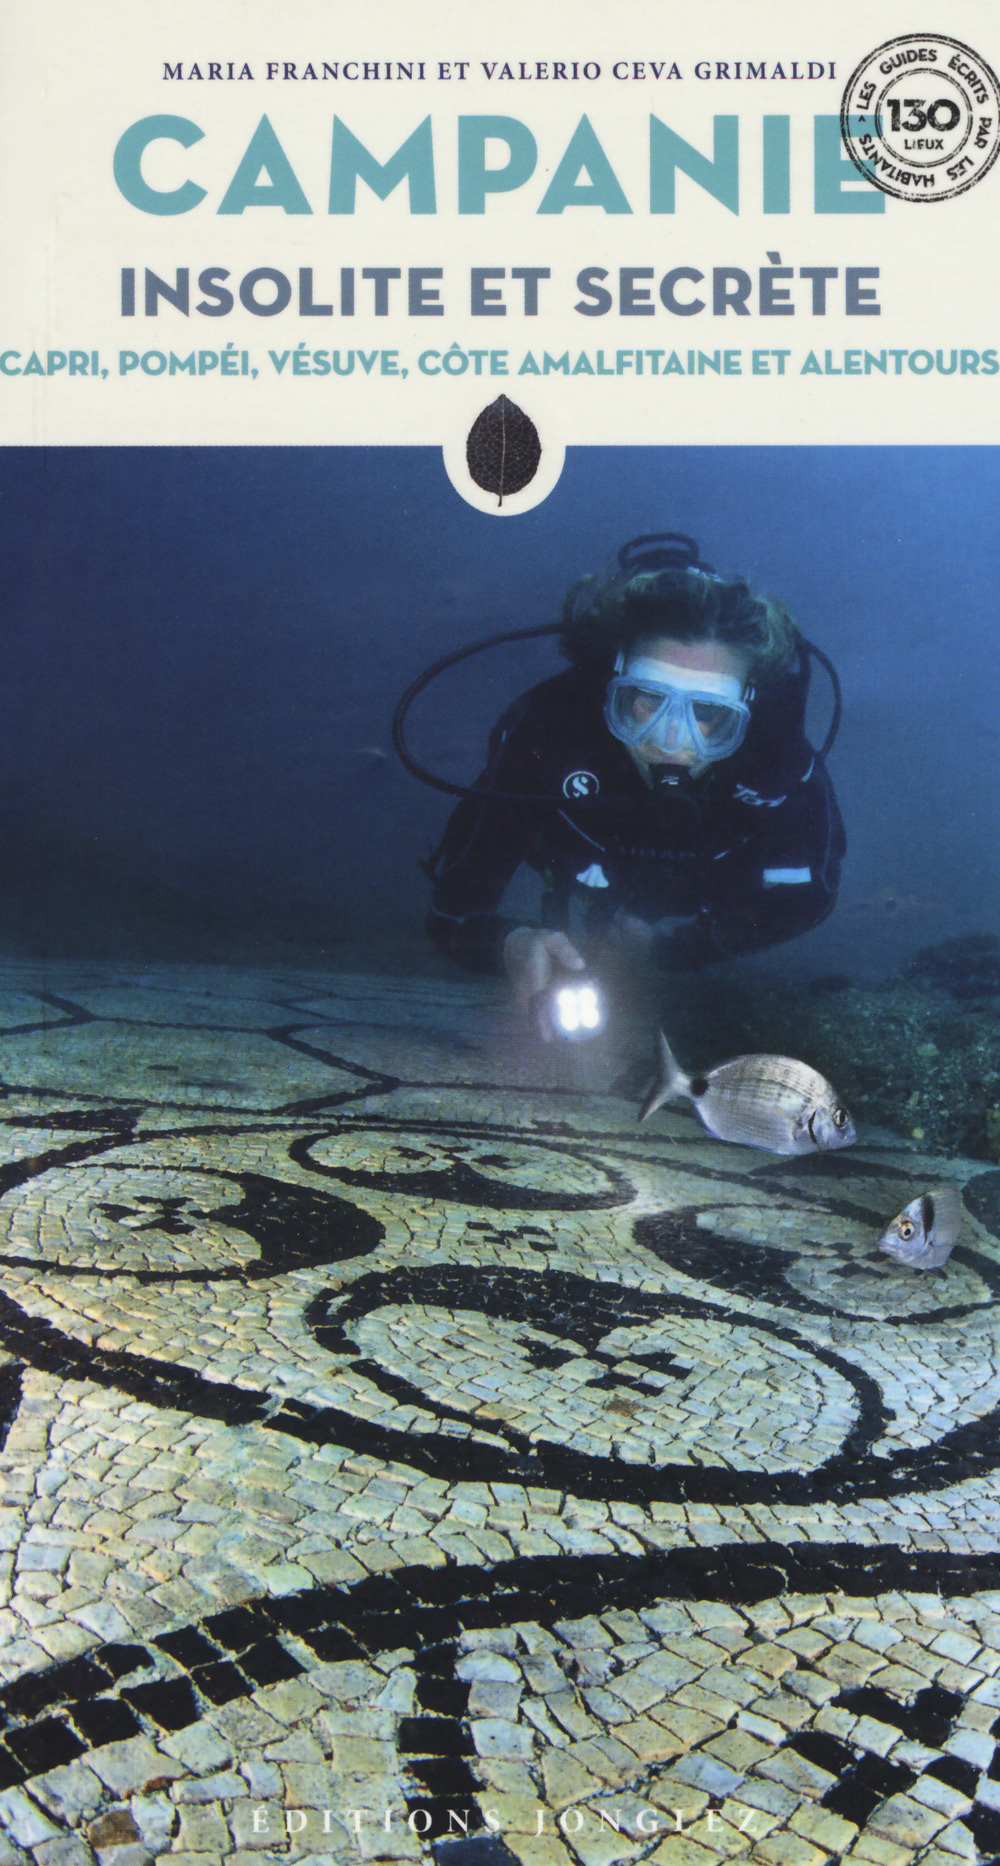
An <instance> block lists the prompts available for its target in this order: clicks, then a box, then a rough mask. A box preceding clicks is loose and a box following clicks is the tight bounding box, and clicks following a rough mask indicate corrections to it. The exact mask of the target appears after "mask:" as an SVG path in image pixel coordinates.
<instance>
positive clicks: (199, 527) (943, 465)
mask: <svg viewBox="0 0 1000 1866" xmlns="http://www.w3.org/2000/svg"><path fill="white" fill-rule="evenodd" d="M0 492H2V505H0V511H2V514H3V518H4V522H5V531H4V542H5V551H4V561H5V575H4V623H3V643H4V682H3V710H2V718H3V735H2V760H0V768H2V784H0V797H2V829H3V836H4V843H5V849H6V855H5V869H6V889H5V900H4V903H3V905H2V907H0V939H2V940H4V941H5V943H6V944H7V945H8V946H10V947H15V948H20V949H23V948H25V947H28V948H31V947H40V948H44V949H45V950H46V951H52V952H56V951H59V950H65V951H71V952H76V951H80V950H86V949H88V947H89V948H92V949H94V950H108V951H113V950H114V949H115V945H116V942H119V943H121V944H122V945H123V946H124V947H128V946H129V945H130V944H131V945H135V944H136V942H138V943H139V944H140V945H142V946H143V947H144V949H147V950H149V951H151V952H153V951H155V950H157V948H158V947H162V948H163V950H164V951H165V952H166V951H168V950H169V951H172V952H183V951H190V952H191V954H192V955H197V954H199V953H202V952H204V953H205V954H206V955H208V954H209V953H211V955H212V956H215V957H223V956H225V954H226V952H227V951H231V952H232V955H233V956H234V957H240V956H244V954H245V953H246V952H247V951H250V950H252V948H253V944H254V942H255V941H259V942H263V943H265V944H266V942H267V941H268V940H272V939H273V940H276V941H284V942H289V943H290V944H291V945H293V946H294V945H301V946H302V947H303V948H305V947H306V946H309V947H311V948H313V949H316V948H323V949H324V950H327V951H329V952H330V954H331V956H334V957H336V956H337V955H338V954H340V955H341V956H344V957H349V956H350V954H351V953H352V952H354V951H356V950H357V949H358V947H359V943H360V945H361V947H362V948H363V949H365V950H370V949H371V947H372V945H373V944H375V945H379V944H380V943H383V945H382V949H383V951H384V952H385V953H386V954H388V955H389V958H390V960H391V958H392V955H393V954H394V953H395V954H397V955H401V954H403V955H405V954H406V953H407V952H413V953H416V952H418V951H419V952H421V954H422V952H423V935H422V921H423V914H424V909H425V891H426V884H425V882H424V880H423V877H422V876H421V875H420V873H419V871H418V869H417V866H416V864H417V860H418V858H419V857H420V856H421V855H424V854H426V852H427V850H428V848H429V846H430V845H431V843H432V842H433V840H434V839H435V837H436V835H437V833H438V832H439V829H440V827H441V825H442V823H443V821H444V818H445V815H446V814H447V810H448V802H447V799H445V798H443V797H439V796H435V795H434V794H433V793H431V792H429V791H424V790H422V789H421V788H420V787H419V786H418V785H417V784H416V783H415V782H414V781H413V780H412V779H411V778H410V777H408V776H407V775H406V774H405V773H404V772H403V771H402V770H401V768H400V767H398V765H397V764H396V763H395V761H394V759H393V756H392V752H391V747H390V741H389V724H390V719H391V716H392V711H393V707H394V703H395V701H396V699H397V697H398V695H399V693H400V691H401V690H402V688H403V687H404V686H405V685H406V684H407V682H408V681H409V680H410V678H411V677H412V676H413V675H414V674H415V673H416V672H418V671H419V669H420V668H421V667H422V666H423V665H424V664H425V663H427V662H428V661H431V660H433V659H434V658H436V657H437V656H439V655H441V654H444V653H445V652H447V651H448V650H449V649H451V648H453V647H455V646H458V645H460V644H462V643H465V642H467V641H472V640H474V639H475V638H476V637H477V636H479V635H485V634H487V633H490V632H492V631H495V630H499V629H502V628H519V627H521V628H523V627H529V626H532V625H533V624H540V623H543V622H546V621H548V620H553V619H555V616H556V613H557V607H558V603H559V599H560V597H561V595H562V592H563V590H564V589H565V587H566V586H567V584H568V583H569V582H571V581H572V580H573V579H574V578H575V577H576V576H577V575H579V574H580V573H581V572H583V571H586V570H600V569H602V568H603V567H604V566H605V565H606V564H607V563H609V562H610V561H611V560H612V559H613V558H614V556H615V553H616V551H617V548H618V546H619V544H620V543H621V542H622V541H623V540H624V539H626V538H628V537H630V536H633V535H635V534H636V533H639V532H644V531H652V530H661V529H666V528H672V529H680V530H683V531H688V532H691V533H693V534H694V536H695V537H696V538H697V539H698V540H699V542H700V544H701V547H702V551H703V553H704V555H705V557H706V558H707V559H708V560H709V561H710V562H712V563H713V564H714V565H715V566H716V568H717V569H719V570H721V571H739V572H742V573H743V574H745V575H746V576H747V577H748V578H749V579H750V581H751V582H752V583H754V584H756V585H757V587H759V588H761V589H763V590H765V591H767V592H769V593H771V594H773V595H775V596H778V597H780V598H781V599H782V600H783V601H784V602H785V603H786V604H787V605H788V607H789V608H790V609H791V611H792V614H793V615H794V616H795V618H796V620H797V622H798V623H799V626H800V627H801V629H802V630H803V632H804V633H805V634H806V635H807V636H808V637H810V638H811V639H812V640H814V641H816V642H817V643H818V644H819V645H820V646H821V647H822V648H824V649H825V650H826V652H827V653H828V654H830V655H831V656H832V658H833V660H834V661H835V662H836V665H837V667H838V668H839V671H840V675H841V679H842V682H843V689H844V722H843V727H842V730H841V734H840V737H839V740H838V742H837V745H836V748H835V750H834V752H833V754H832V758H831V771H832V774H833V777H834V781H835V784H836V787H837V790H838V794H839V797H840V800H841V805H842V808H843V813H844V817H845V821H846V825H847V831H848V837H849V842H850V851H849V855H848V859H847V863H846V865H845V871H844V881H843V887H842V893H841V903H840V906H839V907H838V910H837V912H836V914H835V916H834V917H833V919H832V920H831V921H830V922H828V923H827V925H826V926H825V927H824V928H822V929H820V930H819V931H818V932H817V933H816V934H813V935H811V936H810V937H809V939H808V940H806V941H802V942H800V943H799V946H800V948H801V950H800V951H797V952H796V954H795V957H796V960H797V961H799V962H801V964H802V965H804V966H805V967H806V968H809V967H811V968H812V969H814V970H815V969H817V968H818V967H822V968H825V967H828V966H830V965H831V964H835V963H838V962H839V963H843V964H845V965H848V966H850V967H851V968H853V969H855V970H867V971H868V973H869V974H870V975H872V974H873V975H878V973H879V972H880V971H882V970H885V969H886V966H885V964H884V962H883V961H884V960H886V959H893V960H894V959H896V958H897V957H899V956H904V955H905V954H906V953H907V952H909V951H912V950H913V949H914V948H916V947H917V946H919V945H922V944H926V943H927V942H928V941H934V940H937V939H940V938H943V937H945V936H947V935H949V934H952V933H955V932H960V931H963V930H969V929H982V930H987V931H988V930H992V929H993V928H995V927H996V925H997V918H998V916H997V905H998V896H1000V849H998V839H997V834H996V827H997V823H998V820H1000V813H998V809H997V802H998V778H997V764H998V750H1000V668H998V663H1000V648H998V643H1000V636H998V625H997V613H996V612H997V607H998V594H1000V539H998V533H997V524H996V512H997V507H998V498H997V495H998V493H1000V456H998V454H997V453H996V452H994V451H991V450H987V449H975V448H968V449H960V448H955V449H938V448H928V449H917V448H907V449H905V450H904V449H884V450H882V449H872V448H865V449H860V448H859V449H845V448H816V449H811V448H794V449H793V448H787V449H786V448H765V449H744V448H732V449H730V448H663V449H653V448H635V449H608V448H591V449H585V448H579V449H575V450H572V451H570V452H569V453H568V454H567V458H566V465H565V469H564V471H563V474H562V478H561V480H560V482H559V484H558V485H557V487H556V489H555V490H554V492H553V493H552V494H551V495H550V497H549V498H548V499H547V500H546V501H545V503H543V504H542V505H541V506H539V507H537V508H536V509H535V510H534V511H532V512H531V513H528V514H526V515H524V516H523V517H514V518H510V517H504V518H497V517H493V516H489V515H483V514H480V513H478V512H475V511H473V510H472V509H471V508H469V507H468V506H466V505H465V504H464V502H463V501H462V500H461V499H460V498H459V497H458V495H457V494H456V493H455V491H454V490H453V488H452V487H451V485H450V483H449V481H448V480H447V478H446V476H445V473H444V470H443V467H442V465H441V460H440V456H439V454H438V453H437V452H436V451H435V450H432V449H420V448H386V449H350V448H329V449H313V448H297V449H284V448H275V449H255V450H250V449H240V448H226V449H221V448H220V449H212V448H205V449H198V450H190V451H189V450H174V449H157V450H143V449H138V450H134V449H129V450H125V449H122V450H117V449H93V450H92V449H75V450H69V449H67V450H56V451H45V450H41V449H36V450H21V449H7V450H5V452H4V453H3V454H2V456H0ZM558 665H560V663H559V662H558V659H557V655H556V650H555V648H554V646H553V645H552V644H551V643H549V644H541V645H536V644H529V645H527V646H522V647H520V648H517V649H513V648H508V649H503V650H500V651H497V652H495V653H494V654H492V655H490V656H489V657H485V658H484V659H483V660H481V661H477V662H474V663H473V664H472V665H471V667H470V668H468V669H466V670H464V671H463V672H461V673H459V674H455V675H453V676H448V677H446V679H445V680H443V681H442V682H441V683H440V684H439V685H438V686H437V687H436V688H435V689H434V690H433V691H432V692H431V693H428V694H427V696H426V697H425V698H424V699H422V700H421V702H420V703H419V707H418V709H416V710H415V712H414V715H413V727H412V729H413V738H414V743H415V745H416V746H417V748H418V749H419V751H420V753H421V755H422V756H424V757H425V758H426V759H427V760H428V761H429V762H432V763H433V764H434V765H435V766H436V768H438V769H439V770H440V771H441V772H442V773H443V774H444V775H446V776H448V777H450V778H453V779H457V780H462V779H463V778H467V779H471V778H472V777H473V776H474V775H475V773H476V771H477V769H478V768H479V762H480V759H481V754H482V750H483V746H484V743H485V738H486V734H487V731H488V729H489V726H490V724H491V723H492V721H493V719H494V718H495V717H496V715H497V713H498V712H499V711H500V710H501V708H502V706H503V705H504V703H505V702H506V701H507V700H508V699H509V698H510V697H511V696H512V695H513V694H515V693H517V692H518V691H520V690H521V689H523V688H524V687H526V686H529V685H530V684H532V682H533V681H535V680H537V679H539V678H540V677H542V676H543V675H544V674H545V673H547V672H549V671H554V670H555V669H556V667H557V666H558ZM824 686H825V682H824V678H823V676H822V674H817V677H816V682H815V705H814V713H815V717H814V722H813V723H814V737H818V736H821V735H822V732H823V730H824V729H825V724H826V716H827V715H826V708H825V702H826V694H825V691H824ZM397 962H399V963H403V962H404V959H403V958H401V957H398V958H397Z"/></svg>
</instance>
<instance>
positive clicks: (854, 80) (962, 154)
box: [840, 32, 1000, 201]
mask: <svg viewBox="0 0 1000 1866" xmlns="http://www.w3.org/2000/svg"><path fill="white" fill-rule="evenodd" d="M840 128H841V134H842V136H843V139H844V146H845V148H846V150H847V153H848V155H849V156H850V158H851V161H852V162H853V163H854V165H855V167H856V168H858V169H859V170H860V171H861V173H862V175H864V177H865V179H866V181H870V182H874V184H875V186H876V187H877V188H881V189H882V192H883V193H884V194H892V195H895V196H896V198H897V199H898V200H900V201H947V200H950V199H951V197H952V195H956V194H964V193H965V190H966V189H967V188H971V187H972V186H973V184H974V183H975V182H977V181H979V180H980V179H981V178H982V176H983V175H985V173H986V171H987V169H988V168H992V166H993V163H994V162H995V161H996V158H997V152H998V150H1000V84H998V82H997V78H996V74H995V73H994V72H993V71H992V70H991V68H990V66H989V65H987V63H986V61H985V59H982V58H980V57H979V56H978V54H977V53H975V52H973V51H971V50H970V48H969V46H967V45H963V44H962V43H961V41H960V40H958V39H949V38H946V37H945V35H944V34H943V33H937V32H915V33H904V34H903V36H902V37H901V38H899V39H887V40H886V43H885V44H884V45H880V46H878V47H877V49H876V50H875V51H874V52H870V53H869V55H868V57H867V58H864V59H862V61H861V63H860V65H859V66H858V67H857V69H856V71H854V72H853V73H852V75H851V78H850V81H849V82H848V85H847V89H846V90H845V92H844V98H843V103H842V105H841V111H840Z"/></svg>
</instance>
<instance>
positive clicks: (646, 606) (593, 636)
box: [559, 568, 798, 686]
mask: <svg viewBox="0 0 1000 1866" xmlns="http://www.w3.org/2000/svg"><path fill="white" fill-rule="evenodd" d="M560 620H561V624H562V626H561V629H560V634H559V646H560V648H561V650H562V653H563V654H564V656H565V657H566V659H567V661H572V662H573V663H574V664H575V665H576V666H577V667H595V668H603V667H608V668H610V666H611V664H612V663H613V662H614V659H615V657H616V655H617V654H618V653H619V652H624V653H625V654H628V653H629V652H630V650H631V649H632V648H634V647H635V645H636V643H637V642H641V641H648V640H649V639H651V638H652V637H653V636H657V635H666V636H669V637H670V638H671V639H672V640H673V641H683V642H696V641H717V642H722V643H724V644H725V646H726V647H729V648H733V649H735V650H737V651H738V652H739V653H741V654H744V655H746V657H747V659H748V661H749V674H750V679H751V680H752V681H753V683H754V684H755V685H758V686H760V685H761V684H764V683H766V682H767V681H768V680H773V679H775V678H776V677H777V676H778V675H780V674H783V673H786V672H787V671H788V669H789V668H790V667H791V665H792V663H793V661H794V659H795V652H796V647H797V643H798V635H797V631H796V628H795V624H794V622H793V621H792V618H791V616H790V615H789V613H788V611H787V609H786V608H785V607H784V605H783V604H782V603H779V602H775V601H774V599H773V598H772V597H770V596H758V595H757V594H756V593H755V591H753V590H752V589H751V588H750V586H749V584H748V583H745V582H744V581H743V580H742V578H740V577H733V578H722V577H716V576H712V575H710V574H707V573H706V572H704V571H701V570H694V569H680V568H678V569H669V570H654V571H644V572H642V573H641V574H640V575H638V576H633V577H629V578H627V579H623V578H621V577H620V576H619V577H615V576H605V577H580V578H579V579H578V580H577V582H576V583H574V584H573V585H572V587H571V588H570V589H569V590H567V592H566V595H565V597H564V598H563V604H562V610H561V615H560Z"/></svg>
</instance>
